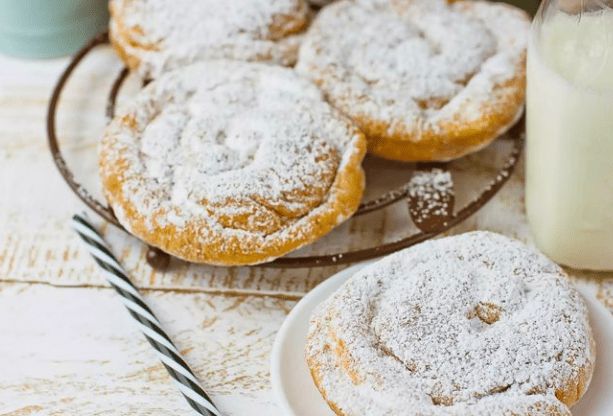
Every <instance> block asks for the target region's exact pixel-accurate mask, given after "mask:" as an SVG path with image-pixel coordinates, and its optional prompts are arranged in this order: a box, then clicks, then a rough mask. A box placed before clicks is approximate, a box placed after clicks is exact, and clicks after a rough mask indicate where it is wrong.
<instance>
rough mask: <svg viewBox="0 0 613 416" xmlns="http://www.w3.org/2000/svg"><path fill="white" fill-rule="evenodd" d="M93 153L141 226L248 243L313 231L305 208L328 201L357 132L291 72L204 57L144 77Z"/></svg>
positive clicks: (256, 244) (354, 146)
mask: <svg viewBox="0 0 613 416" xmlns="http://www.w3.org/2000/svg"><path fill="white" fill-rule="evenodd" d="M358 143H362V146H358ZM101 152H102V156H103V158H104V163H103V176H108V175H110V174H114V172H115V169H117V166H123V167H126V171H125V172H123V171H122V172H121V173H120V176H121V178H122V190H121V191H122V192H121V193H122V195H123V197H124V198H126V199H127V200H128V202H129V204H130V205H131V206H133V207H134V209H136V211H137V212H138V214H139V215H141V216H142V217H144V218H146V221H147V223H146V225H147V227H148V228H149V229H150V230H152V229H155V228H159V227H164V226H166V225H172V226H173V227H176V228H178V229H182V228H184V227H186V226H189V225H191V226H193V225H194V222H196V223H197V222H199V221H204V222H205V223H206V224H207V226H206V227H204V228H202V229H201V230H199V233H198V235H196V236H194V238H195V239H196V240H198V239H201V240H203V241H206V240H207V239H210V238H220V236H224V235H226V236H228V235H235V236H238V237H240V238H242V239H244V240H249V241H252V243H253V250H256V251H257V250H258V247H259V246H261V245H264V242H265V241H266V240H267V239H273V238H281V239H290V238H298V237H299V236H301V235H302V234H307V235H308V234H309V233H310V232H311V230H310V227H309V226H308V224H309V222H308V220H309V217H310V215H312V214H313V213H316V212H317V210H320V209H321V210H325V209H331V208H330V206H328V204H329V203H330V202H331V201H334V200H335V198H337V197H338V195H336V194H335V193H334V194H332V192H331V190H332V188H333V185H334V183H335V181H336V178H337V173H338V172H339V171H341V170H342V169H344V167H345V164H346V163H347V161H348V160H350V159H351V158H354V159H355V155H356V154H358V153H360V152H363V137H362V136H361V134H360V133H359V132H358V131H357V130H356V129H355V127H353V126H352V125H351V124H350V123H349V122H348V121H347V120H346V119H345V118H344V117H342V116H341V115H340V114H339V113H338V112H336V111H335V110H334V109H332V108H331V107H330V106H329V105H328V104H326V103H325V102H324V101H323V99H322V97H321V93H320V91H319V90H318V89H317V88H316V87H315V86H314V85H312V84H311V83H310V82H309V81H308V80H305V79H302V78H300V77H298V76H297V75H295V74H294V73H293V72H292V71H291V70H289V69H285V68H282V67H275V66H269V65H265V64H249V63H240V62H231V61H211V62H208V63H206V64H204V63H203V64H197V65H193V66H190V67H186V68H184V69H182V70H179V71H175V72H171V73H168V74H166V75H164V76H163V77H161V78H159V79H158V80H156V81H154V82H153V83H151V84H149V85H148V86H147V87H146V88H145V89H144V90H143V91H142V92H141V93H140V94H139V95H138V96H137V97H136V98H135V99H134V102H133V103H131V105H130V107H129V108H127V109H126V111H125V113H123V114H120V115H119V116H118V117H116V119H115V120H114V121H113V123H112V124H111V125H110V126H109V128H108V129H107V132H106V134H105V138H104V140H103V144H102V148H101ZM358 186H363V184H359V185H358ZM337 191H348V190H344V189H342V187H341V188H340V189H335V190H334V192H337ZM353 191H356V192H359V191H360V189H357V190H353ZM111 197H112V195H111ZM113 201H114V200H113V198H111V202H113ZM118 205H121V204H114V205H113V207H114V208H115V212H116V215H117V216H118V218H119V219H120V221H122V223H123V224H125V225H126V226H128V227H129V226H130V221H128V220H127V218H125V217H123V215H124V213H123V211H122V207H120V206H118ZM356 205H357V203H356ZM345 208H347V209H346V210H341V211H340V212H338V217H337V221H338V222H341V221H343V220H344V219H346V218H347V217H348V216H349V215H350V214H351V212H350V210H351V209H352V208H349V207H345ZM158 214H159V215H158ZM220 240H221V241H223V238H221V239H220ZM194 243H197V241H195V242H194Z"/></svg>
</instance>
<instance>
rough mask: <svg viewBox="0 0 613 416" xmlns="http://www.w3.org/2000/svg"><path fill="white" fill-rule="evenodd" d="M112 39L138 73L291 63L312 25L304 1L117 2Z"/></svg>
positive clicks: (112, 25) (128, 0) (115, 2)
mask: <svg viewBox="0 0 613 416" xmlns="http://www.w3.org/2000/svg"><path fill="white" fill-rule="evenodd" d="M111 9H112V11H113V19H112V21H111V33H112V37H113V40H114V41H115V42H118V43H119V44H120V46H121V47H122V48H123V49H125V50H126V51H127V52H128V53H129V54H131V55H134V56H136V57H137V58H138V59H139V61H140V64H139V66H138V71H139V72H140V73H141V74H142V75H144V76H148V77H153V78H155V77H157V76H159V75H160V74H161V73H162V72H163V71H166V70H168V69H173V68H178V67H180V66H184V65H186V64H189V63H193V62H195V61H201V60H204V59H211V58H229V59H239V60H250V61H251V60H256V61H272V62H278V63H282V64H286V65H287V64H291V63H293V61H294V60H295V58H296V53H297V49H298V46H299V38H298V37H297V36H295V35H296V34H297V33H299V32H301V31H302V30H303V29H304V28H305V27H306V25H307V21H308V13H309V12H308V6H307V4H306V2H305V1H304V0H232V1H219V0H197V1H193V0H173V1H168V0H147V1H144V0H112V4H111Z"/></svg>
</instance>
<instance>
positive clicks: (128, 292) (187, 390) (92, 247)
mask: <svg viewBox="0 0 613 416" xmlns="http://www.w3.org/2000/svg"><path fill="white" fill-rule="evenodd" d="M72 227H73V229H74V230H75V231H76V232H77V234H79V237H81V239H82V240H83V241H84V242H85V244H86V245H87V249H88V251H89V253H90V254H91V255H92V257H93V258H94V260H95V261H96V263H98V265H99V266H100V267H101V268H102V270H103V273H104V276H105V277H106V279H107V281H108V282H109V283H110V285H111V286H113V288H114V289H115V290H116V291H117V293H119V295H121V300H122V302H123V304H124V305H125V307H126V308H127V309H128V312H129V313H130V315H132V318H134V320H135V322H136V324H137V325H138V327H139V329H140V330H141V332H142V333H143V334H144V335H145V338H147V341H149V343H150V344H151V346H152V347H153V348H154V349H155V351H156V352H157V354H158V357H159V358H160V360H161V361H162V364H163V365H164V367H166V370H168V373H169V374H170V376H171V377H172V378H173V380H174V381H175V382H176V383H177V385H178V387H179V390H180V391H181V394H183V396H184V397H185V399H186V400H187V402H188V403H189V405H190V406H191V407H192V408H193V409H194V410H195V412H196V413H197V414H199V415H204V416H221V413H220V412H219V410H217V408H216V407H215V405H214V404H213V401H212V400H211V398H210V397H209V396H208V395H207V394H206V393H205V391H204V390H203V389H202V387H201V386H200V382H199V381H198V378H197V377H196V375H195V374H194V372H193V371H192V370H191V369H190V368H189V366H188V365H187V363H186V362H185V361H184V360H183V358H181V354H180V353H179V351H178V350H177V347H176V346H175V344H174V343H173V342H172V341H171V340H170V337H168V335H166V333H165V332H164V330H162V325H161V324H160V321H159V320H158V319H157V318H156V317H155V315H154V314H153V312H152V311H151V309H149V307H148V306H147V305H146V304H145V301H144V299H143V297H142V296H141V295H140V293H139V292H138V289H137V288H136V286H134V285H133V284H132V282H131V281H130V279H129V278H128V276H127V274H126V272H125V270H124V269H123V267H122V266H121V265H120V264H119V262H118V261H117V259H116V258H115V256H113V253H111V250H110V249H109V247H108V244H107V243H106V242H105V241H104V239H103V238H102V236H101V235H100V234H99V233H98V231H97V230H96V228H95V227H94V226H93V225H92V224H91V223H90V222H89V221H88V220H87V219H86V217H85V216H84V215H83V216H82V215H78V214H77V215H75V216H74V217H72Z"/></svg>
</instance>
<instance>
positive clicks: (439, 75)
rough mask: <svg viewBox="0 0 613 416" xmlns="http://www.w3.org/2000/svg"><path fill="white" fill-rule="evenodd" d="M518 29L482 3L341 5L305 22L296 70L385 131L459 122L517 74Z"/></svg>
mask: <svg viewBox="0 0 613 416" xmlns="http://www.w3.org/2000/svg"><path fill="white" fill-rule="evenodd" d="M528 29H529V19H528V18H527V17H526V16H525V15H524V14H523V13H522V12H519V11H518V10H515V9H512V8H510V7H509V6H508V5H507V6H501V5H497V4H493V3H490V2H484V1H458V2H453V3H452V4H450V5H448V4H447V2H446V1H444V0H342V1H339V2H336V3H334V4H332V5H330V6H327V7H325V8H324V9H322V11H321V12H320V13H319V15H318V16H317V17H316V19H315V20H314V22H313V24H312V25H311V27H310V29H309V31H308V33H307V35H306V37H305V40H304V43H303V45H302V47H301V49H300V54H299V59H298V64H297V70H298V71H299V72H301V73H303V74H305V75H306V76H309V77H312V78H313V79H315V80H317V82H318V83H319V84H320V85H321V87H322V88H323V90H324V91H325V93H326V94H327V96H328V97H329V99H330V101H331V102H332V103H333V104H334V105H335V106H337V107H338V108H340V109H341V110H342V111H344V112H345V113H346V114H348V115H350V116H351V117H352V118H364V117H366V118H367V119H369V120H376V121H383V122H386V123H387V124H388V125H389V133H390V134H393V133H394V131H396V130H399V131H400V130H402V129H408V128H422V129H427V128H435V127H436V126H437V125H439V124H440V123H442V121H453V120H454V119H455V118H457V117H461V119H462V120H465V121H466V122H469V121H474V120H478V119H480V118H481V117H483V111H484V110H483V107H484V104H486V103H488V102H491V100H492V99H494V97H495V96H496V94H497V92H496V86H497V85H499V84H503V83H504V82H505V81H507V80H510V79H512V78H513V77H515V76H517V73H518V71H519V68H520V65H521V62H522V59H523V57H524V54H525V48H526V42H527V34H528Z"/></svg>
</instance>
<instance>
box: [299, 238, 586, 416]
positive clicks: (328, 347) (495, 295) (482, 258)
mask: <svg viewBox="0 0 613 416" xmlns="http://www.w3.org/2000/svg"><path fill="white" fill-rule="evenodd" d="M592 342H593V341H592V335H591V330H590V327H589V323H588V318H587V310H586V307H585V305H584V303H583V301H582V299H581V298H580V296H579V295H578V293H577V292H576V291H575V290H574V288H572V287H571V285H570V283H569V281H568V280H567V279H566V277H565V274H564V272H563V271H562V270H561V269H560V268H559V267H558V266H557V265H555V264H554V263H553V262H551V261H549V260H548V259H546V258H545V257H544V256H542V255H540V254H538V253H536V252H534V251H532V250H531V249H529V248H527V247H526V246H524V245H523V244H521V243H519V242H516V241H514V240H510V239H508V238H506V237H503V236H500V235H497V234H493V233H487V232H473V233H468V234H464V235H460V236H456V237H450V238H444V239H440V240H433V241H429V242H426V243H423V244H421V245H418V246H415V247H413V248H409V249H407V250H404V251H401V252H398V253H396V254H394V255H391V256H389V257H387V258H385V259H383V260H381V261H380V262H378V263H376V264H374V265H371V266H369V267H366V268H365V269H363V270H361V271H360V272H358V273H357V274H356V275H355V276H354V277H353V278H352V279H351V280H349V281H348V282H347V283H346V284H345V285H344V286H343V287H342V288H341V289H339V290H338V291H337V292H336V293H335V294H334V295H333V296H332V297H331V298H330V299H329V300H328V301H326V303H325V304H324V305H323V307H322V308H321V309H320V310H319V312H317V313H316V314H315V315H314V317H313V318H312V321H311V327H310V334H309V343H308V345H307V352H306V353H307V358H308V360H309V361H310V364H311V365H313V364H315V365H316V366H317V367H318V368H317V369H316V374H317V376H318V377H319V383H320V387H321V388H322V389H323V390H325V392H326V395H327V398H328V400H329V401H331V402H332V403H334V404H335V405H336V406H337V407H339V408H340V409H341V410H342V411H343V414H345V415H347V416H351V415H364V414H368V415H401V414H406V409H411V414H416V415H424V416H425V415H458V416H459V415H462V416H467V415H485V414H491V415H503V414H517V415H528V414H530V415H537V414H541V415H570V412H569V410H568V408H567V407H566V406H565V405H564V404H563V403H562V402H560V401H558V400H557V399H556V396H555V392H556V391H557V390H561V389H571V390H573V389H574V388H575V386H574V385H573V384H572V383H573V382H576V381H577V380H578V379H579V378H581V377H582V375H581V374H580V372H581V370H584V374H583V377H585V378H586V382H587V383H589V378H590V376H591V369H592V367H593V364H594V347H593V343H592ZM339 345H342V346H343V347H342V349H341V350H342V353H339V351H341V350H339V347H338V346H339ZM339 354H340V355H339ZM312 368H313V366H312ZM573 391H574V390H573Z"/></svg>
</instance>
